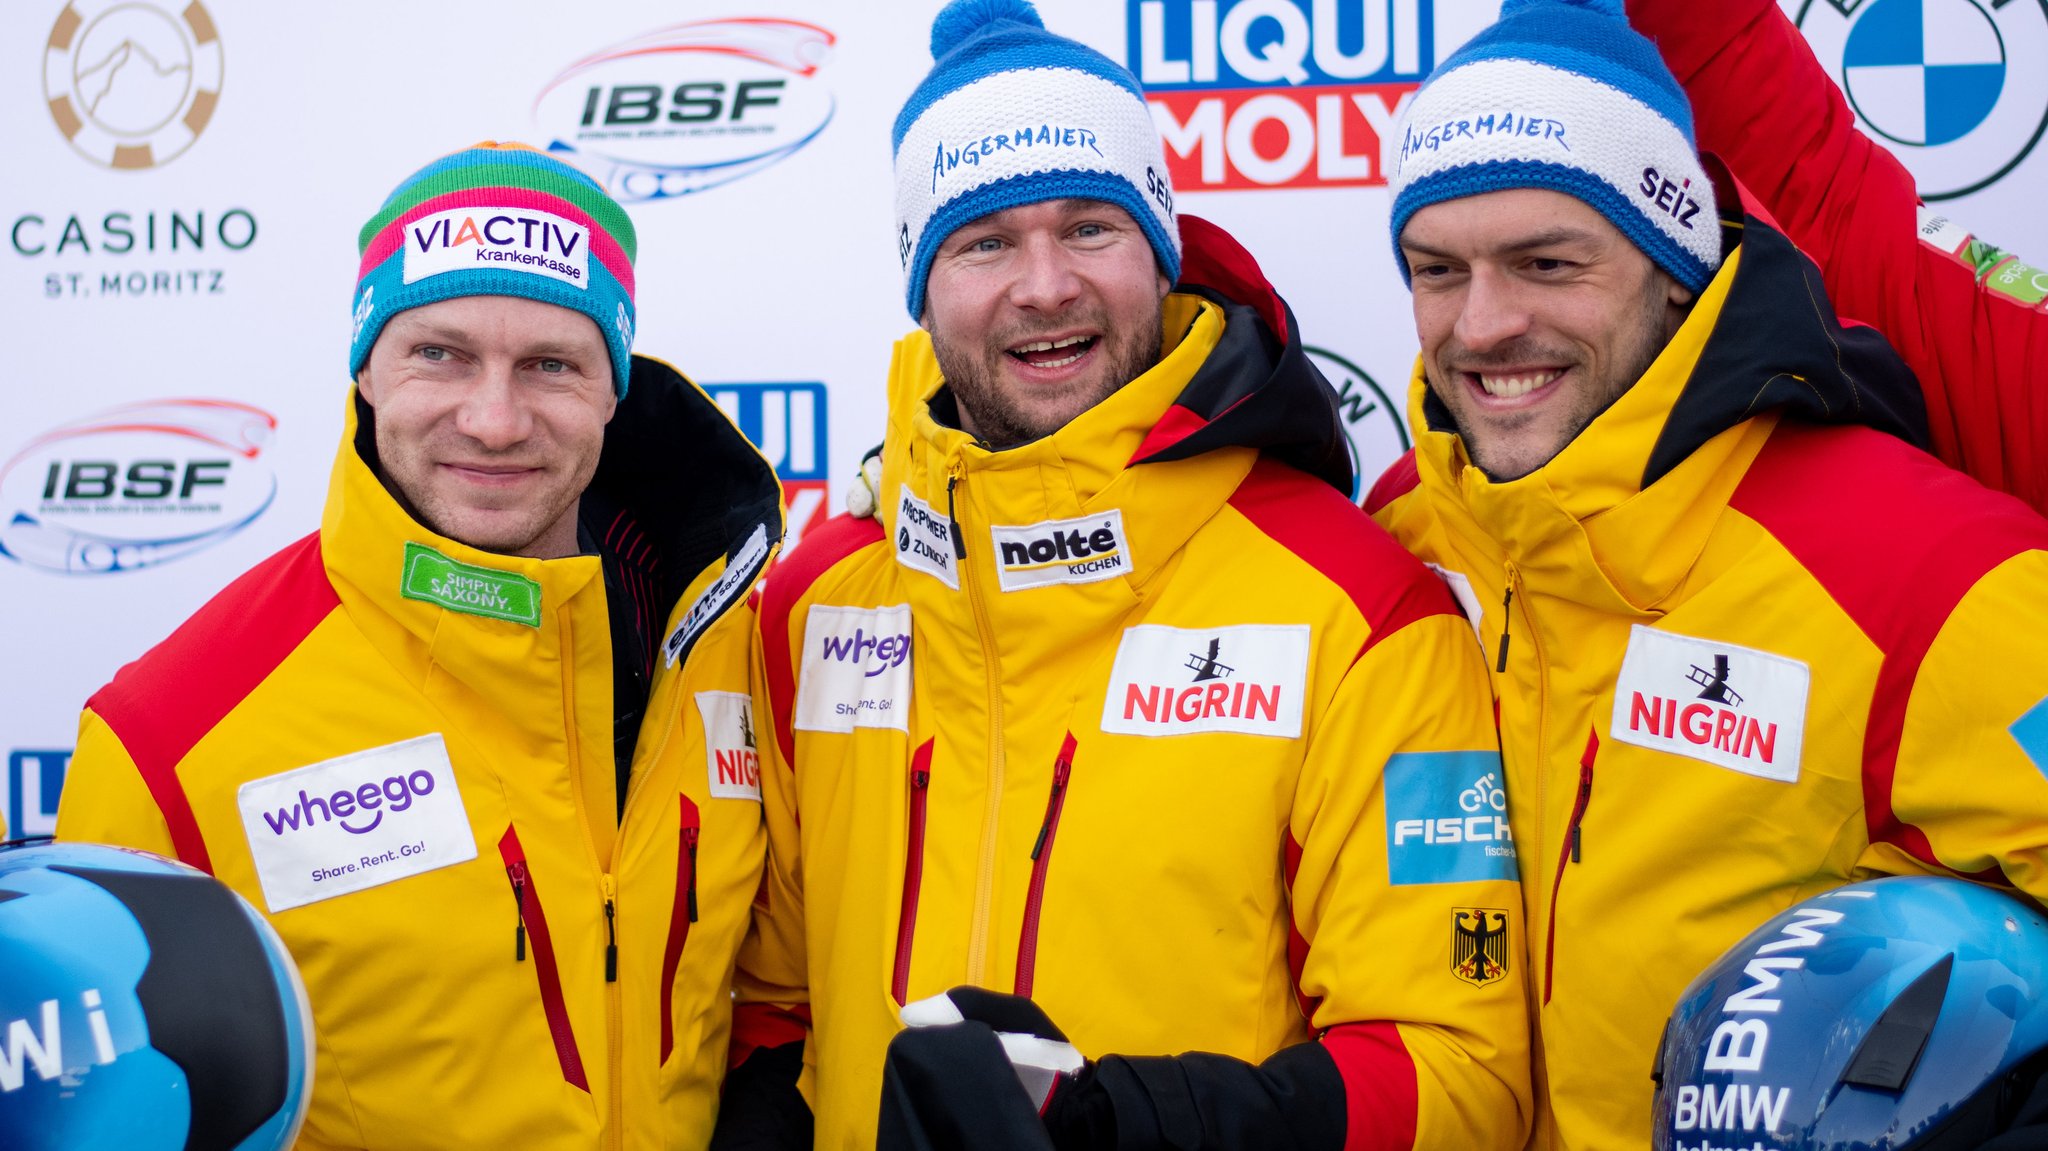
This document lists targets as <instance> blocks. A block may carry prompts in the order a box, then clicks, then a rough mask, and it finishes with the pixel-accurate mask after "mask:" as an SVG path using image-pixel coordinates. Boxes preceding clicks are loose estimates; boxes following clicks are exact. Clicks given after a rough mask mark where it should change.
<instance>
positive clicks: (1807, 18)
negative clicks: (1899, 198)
mask: <svg viewBox="0 0 2048 1151" xmlns="http://www.w3.org/2000/svg"><path fill="white" fill-rule="evenodd" d="M1798 22H1799V30H1800V31H1801V32H1802V33H1804V34H1805V36H1806V39H1807V41H1808V42H1809V43H1810V44H1812V45H1813V51H1814V55H1815V56H1816V57H1818V58H1819V59H1820V62H1821V64H1822V66H1823V67H1825V68H1827V70H1828V72H1829V74H1830V75H1832V76H1833V77H1834V78H1835V82H1836V83H1838V84H1840V85H1841V87H1842V92H1843V93H1844V94H1845V95H1846V96H1848V98H1849V105H1850V107H1851V108H1853V109H1855V112H1856V123H1857V126H1859V127H1861V128H1862V129H1864V130H1865V131H1866V132H1869V133H1870V134H1871V135H1872V136H1873V137H1874V138H1877V139H1879V140H1882V141H1883V142H1884V144H1885V146H1886V147H1887V148H1889V149H1890V150H1891V152H1892V154H1893V155H1895V156H1897V157H1898V158H1899V161H1900V162H1901V163H1903V164H1904V165H1905V166H1906V168H1907V169H1908V170H1909V171H1911V172H1912V173H1913V179H1914V182H1915V183H1916V184H1918V185H1919V189H1920V195H1921V198H1923V199H1927V200H1945V199H1948V198H1950V197H1953V196H1961V195H1964V194H1966V193H1969V192H1974V191H1976V190H1978V189H1979V188H1982V187H1984V186H1986V185H1988V184H1991V183H1994V182H1996V181H1997V180H1998V179H1999V178H2001V177H2003V176H2004V175H2005V174H2006V173H2007V172H2010V171H2012V169H2013V168H2014V167H2016V166H2017V165H2018V164H2019V163H2020V161H2021V160H2024V159H2026V157H2027V154H2028V153H2029V152H2031V151H2033V148H2034V145H2035V144H2036V143H2038V142H2039V141H2040V139H2041V133H2042V130H2043V129H2044V128H2048V63H2044V61H2048V0H1806V2H1805V3H1804V4H1803V5H1802V6H1801V8H1800V9H1799V15H1798Z"/></svg>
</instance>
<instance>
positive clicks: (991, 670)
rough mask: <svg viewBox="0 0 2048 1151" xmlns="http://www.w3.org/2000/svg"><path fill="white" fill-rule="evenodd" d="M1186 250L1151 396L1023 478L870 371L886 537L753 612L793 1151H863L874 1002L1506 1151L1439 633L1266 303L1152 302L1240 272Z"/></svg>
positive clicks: (1475, 791)
mask: <svg viewBox="0 0 2048 1151" xmlns="http://www.w3.org/2000/svg"><path fill="white" fill-rule="evenodd" d="M1183 235H1184V236H1186V237H1187V238H1188V242H1189V246H1190V251H1191V252H1193V253H1195V255H1193V256H1192V257H1191V258H1190V261H1189V264H1190V269H1191V271H1190V274H1189V275H1186V276H1184V277H1183V281H1182V283H1183V292H1176V294H1174V295H1172V296H1170V297H1169V298H1168V300H1167V303H1166V307H1165V353H1164V355H1163V358H1162V360H1161V362H1160V363H1159V364H1158V365H1157V366H1156V367H1154V368H1153V369H1152V370H1150V371H1148V372H1146V373H1145V374H1143V375H1141V376H1140V377H1138V378H1137V379H1136V380H1134V381H1132V382H1131V383H1130V384H1129V385H1128V386H1126V387H1125V388H1123V389H1122V390H1121V391H1119V392H1117V393H1115V394H1114V395H1112V396H1110V397H1109V398H1108V399H1106V400H1104V401H1103V402H1102V403H1100V404H1099V405H1097V406H1096V407H1094V408H1092V409H1090V410H1089V411H1087V412H1086V413H1084V414H1082V415H1081V416H1080V417H1078V418H1076V419H1075V420H1073V421H1072V422H1071V423H1069V424H1068V425H1066V427H1064V428H1063V429H1061V430H1060V431H1058V432H1056V433H1054V434H1053V435H1051V436H1049V437H1047V438H1045V439H1042V440H1039V441H1037V442H1035V443H1031V444H1028V445H1025V446H1021V447H1017V448H1013V449H1010V450H1006V451H1001V452H992V451H989V450H986V449H985V448H983V447H981V446H980V445H978V444H977V443H975V441H974V440H973V439H972V438H971V437H970V436H968V435H967V434H965V433H963V432H961V431H959V430H957V429H956V428H953V427H949V426H947V424H946V423H945V422H942V421H941V420H940V419H937V418H935V417H934V411H933V408H934V405H935V403H937V404H945V403H950V396H949V394H947V393H944V392H943V390H942V389H943V380H942V378H941V374H940V371H939V367H938V364H937V362H936V360H935V359H934V356H933V352H932V346H931V343H930V340H929V339H928V338H927V337H926V336H925V334H923V333H921V332H920V333H913V334H912V335H910V336H908V337H906V338H905V339H903V340H902V341H900V342H899V343H898V344H897V346H896V351H895V360H894V364H893V367H892V370H891V376H890V411H891V423H890V427H889V432H888V436H887V440H886V444H885V451H884V455H883V469H882V508H881V513H880V517H879V518H880V522H879V523H877V522H875V521H873V520H853V519H845V518H842V519H839V520H835V521H833V522H832V523H831V524H830V525H828V526H827V527H826V528H824V529H822V530H821V531H819V532H817V533H814V534H813V535H812V536H811V537H809V538H807V539H806V540H805V542H804V546H802V547H801V548H799V549H797V550H796V551H795V552H794V553H792V555H791V557H790V558H789V559H788V560H787V561H786V562H785V563H784V564H782V565H781V566H780V567H779V568H778V569H777V570H776V572H775V573H774V574H773V575H771V576H770V577H769V580H768V582H767V584H766V585H765V587H764V589H763V593H762V608H761V611H762V627H761V630H762V637H763V639H762V642H763V645H764V648H765V652H764V662H765V673H764V675H763V677H762V682H763V684H764V685H765V688H766V694H765V696H764V697H763V699H762V700H761V707H762V708H763V709H764V710H768V711H771V712H772V714H773V725H772V730H773V734H774V738H773V740H772V741H765V742H764V743H763V746H762V760H763V765H762V779H763V792H764V796H765V801H766V813H767V822H768V827H769V835H770V843H771V848H770V860H771V862H770V878H769V880H768V882H767V883H766V884H764V892H763V904H762V905H761V906H759V907H757V909H756V931H755V934H754V936H752V937H750V941H749V943H748V946H747V949H746V950H744V951H743V952H742V958H741V975H740V980H739V991H740V996H741V999H742V1001H743V1003H745V1004H748V1005H747V1006H743V1007H742V1008H741V1011H742V1013H743V1014H745V1013H748V1012H751V1011H753V1010H755V1008H756V1007H757V1006H765V1005H775V1006H777V1007H780V1008H784V1009H789V1008H796V1007H800V1006H805V1005H807V1007H808V1019H809V1021H810V1024H811V1033H810V1037H809V1041H808V1043H807V1045H806V1049H805V1068H804V1073H803V1077H802V1081H801V1087H802V1090H803V1092H804V1095H805V1097H806V1098H807V1099H808V1100H809V1102H810V1103H811V1104H812V1106H813V1108H814V1111H815V1115H816V1122H817V1143H818V1145H819V1146H821V1147H823V1146H830V1147H854V1146H872V1144H873V1141H874V1138H875V1127H876V1119H877V1108H878V1104H879V1099H880V1091H881V1082H882V1065H883V1055H884V1049H885V1048H886V1046H887V1044H888V1042H889V1040H890V1038H891V1036H893V1035H894V1034H895V1033H896V1031H897V1030H898V1027H899V1022H898V1014H897V1010H898V1007H899V1006H900V1005H902V1004H904V1003H906V1002H910V1001H914V1000H917V999H919V998H922V997H925V996H930V995H933V994H936V993H938V992H941V991H943V990H945V989H947V988H949V987H953V986H957V985H961V984H974V985H977V986H982V987H988V988H993V989H997V990H1000V991H1004V992H1014V993H1015V994H1019V995H1024V996H1028V997H1030V998H1032V999H1033V1000H1035V1001H1036V1002H1037V1003H1039V1004H1040V1005H1042V1006H1043V1007H1044V1009H1045V1010H1046V1012H1047V1013H1048V1014H1049V1015H1050V1017H1051V1018H1052V1019H1053V1020H1054V1021H1055V1022H1056V1023H1057V1024H1058V1025H1059V1026H1060V1027H1061V1028H1062V1029H1063V1030H1064V1031H1065V1032H1066V1034H1067V1035H1068V1036H1069V1037H1070V1038H1071V1039H1072V1040H1073V1041H1074V1043H1075V1044H1076V1045H1077V1046H1078V1047H1079V1048H1080V1049H1081V1050H1082V1051H1083V1052H1084V1053H1086V1054H1087V1055H1088V1056H1090V1057H1091V1058H1093V1057H1101V1056H1104V1055H1108V1054H1111V1053H1114V1054H1117V1055H1121V1056H1140V1055H1145V1056H1150V1055H1174V1054H1176V1053H1181V1052H1187V1051H1192V1050H1199V1051H1206V1052H1216V1053H1221V1054H1223V1055H1227V1056H1233V1057H1235V1058H1236V1059H1239V1060H1244V1061H1249V1062H1253V1063H1256V1062H1258V1061H1261V1060H1265V1059H1267V1058H1268V1057H1269V1056H1273V1055H1275V1053H1276V1052H1280V1051H1281V1050H1282V1049H1283V1048H1289V1047H1290V1046H1291V1045H1295V1044H1300V1043H1303V1042H1304V1041H1307V1040H1311V1039H1316V1038H1320V1039H1321V1048H1320V1050H1322V1051H1326V1052H1327V1053H1328V1056H1329V1058H1330V1059H1331V1060H1332V1061H1333V1062H1334V1069H1333V1073H1332V1074H1330V1075H1329V1076H1328V1078H1327V1080H1326V1082H1327V1084H1328V1086H1329V1088H1330V1090H1329V1091H1328V1092H1327V1093H1326V1094H1328V1095H1331V1096H1339V1098H1334V1099H1323V1100H1308V1101H1302V1100H1297V1101H1296V1103H1295V1104H1294V1106H1296V1107H1300V1108H1307V1107H1310V1106H1315V1105H1322V1104H1327V1105H1328V1106H1329V1107H1330V1109H1331V1112H1332V1113H1333V1114H1334V1115H1335V1116H1337V1118H1336V1121H1335V1123H1334V1124H1333V1125H1332V1126H1333V1127H1334V1129H1333V1130H1326V1131H1323V1132H1321V1133H1320V1134H1321V1135H1322V1136H1323V1137H1324V1138H1325V1140H1326V1141H1325V1142H1324V1144H1323V1145H1327V1146H1332V1147H1335V1146H1339V1145H1343V1146H1350V1147H1371V1148H1382V1147H1384V1148H1407V1147H1410V1146H1441V1147H1461V1148H1462V1147H1515V1146H1518V1145H1519V1144H1520V1142H1521V1140H1522V1139H1523V1137H1524V1133H1525V1129H1526V1125H1527V1118H1526V1116H1527V1114H1528V1111H1527V1108H1528V1086H1527V1082H1526V1068H1527V1047H1526V1042H1527V1019H1526V1016H1525V1014H1524V1004H1523V1002H1522V1000H1523V990H1522V986H1521V981H1522V976H1523V972H1522V967H1521V964H1520V962H1519V956H1520V949H1521V922H1520V919H1521V917H1520V911H1519V904H1518V897H1517V894H1516V889H1515V884H1514V879H1515V852H1514V845H1513V844H1512V843H1511V842H1510V840H1509V838H1508V836H1507V833H1506V823H1505V820H1504V819H1502V818H1500V817H1499V816H1498V815H1497V813H1496V811H1495V808H1494V804H1495V803H1496V802H1497V800H1496V798H1495V797H1496V796H1497V794H1498V786H1499V779H1498V774H1497V773H1498V752H1497V748H1496V745H1495V738H1494V732H1493V730H1492V723H1491V717H1490V715H1489V714H1488V711H1487V693H1486V686H1485V676H1484V673H1483V672H1482V670H1481V668H1480V666H1479V661H1478V659H1477V655H1476V652H1475V651H1474V650H1473V644H1472V640H1471V636H1470V632H1469V628H1468V625H1467V624H1466V623H1465V621H1464V620H1463V619H1462V618H1461V617H1460V616H1459V615H1458V614H1457V612H1456V607H1455V605H1454V603H1453V602H1452V601H1451V599H1450V597H1449V596H1448V595H1446V594H1445V592H1444V589H1443V587H1442V586H1441V585H1440V584H1439V583H1438V581H1436V580H1435V579H1434V578H1432V577H1431V576H1430V575H1429V574H1428V572H1427V571H1426V570H1425V569H1423V568H1422V567H1421V565H1419V564H1417V563H1415V562H1414V561H1413V559H1412V558H1411V557H1409V556H1407V555H1406V554H1404V553H1403V552H1402V551H1401V550H1400V549H1399V548H1398V547H1397V546H1396V545H1395V544H1394V543H1393V541H1392V540H1391V539H1389V538H1388V537H1387V536H1386V535H1385V533H1383V532H1381V531H1380V530H1379V529H1377V528H1375V527H1374V526H1373V525H1372V524H1371V523H1370V522H1369V521H1368V520H1366V518H1365V517H1364V516H1363V515H1360V514H1357V513H1356V510H1355V508H1354V507H1353V505H1351V504H1350V503H1349V502H1348V500H1347V499H1346V496H1345V495H1344V494H1341V493H1342V492H1344V491H1348V479H1349V475H1348V472H1349V468H1348V463H1346V462H1345V457H1344V455H1343V454H1342V453H1343V451H1344V449H1343V445H1342V440H1341V439H1339V438H1338V437H1339V436H1340V435H1341V433H1340V432H1339V431H1338V427H1337V423H1336V419H1335V411H1334V405H1333V402H1332V400H1331V398H1330V395H1329V392H1328V388H1327V385H1324V384H1323V383H1322V382H1321V380H1320V378H1319V377H1317V376H1315V375H1314V374H1313V370H1312V369H1310V368H1309V367H1308V366H1307V364H1306V361H1305V360H1304V359H1303V358H1302V354H1301V351H1300V349H1299V347H1298V345H1295V344H1294V343H1292V332H1293V329H1292V323H1291V317H1289V316H1287V315H1286V314H1285V308H1284V305H1282V304H1280V303H1279V301H1278V298H1277V297H1276V296H1272V295H1271V290H1270V289H1269V288H1265V287H1264V285H1263V282H1262V281H1260V282H1258V283H1256V284H1242V285H1239V287H1240V289H1241V290H1236V291H1231V292H1229V293H1228V296H1227V298H1226V296H1225V295H1224V294H1220V291H1219V292H1187V291H1186V288H1185V286H1186V285H1187V284H1188V283H1189V282H1190V280H1191V279H1193V277H1194V275H1195V274H1198V273H1197V269H1200V268H1202V267H1205V266H1209V270H1210V272H1211V273H1213V274H1212V275H1211V276H1210V277H1209V282H1215V283H1219V284H1220V283H1222V282H1223V281H1226V280H1228V279H1229V278H1230V276H1229V275H1227V274H1225V272H1224V271H1222V270H1221V269H1220V268H1218V267H1214V266H1210V265H1212V264H1213V262H1214V255H1213V254H1214V252H1215V251H1217V250H1219V249H1222V250H1226V251H1228V252H1229V254H1230V255H1229V258H1228V259H1229V261H1234V262H1233V263H1232V267H1234V268H1236V269H1239V271H1238V272H1237V273H1232V274H1246V275H1251V276H1255V275H1256V268H1255V267H1254V266H1252V265H1251V264H1250V260H1249V257H1248V256H1244V255H1243V253H1242V250H1241V249H1237V248H1236V247H1235V244H1234V242H1233V241H1229V240H1228V238H1227V237H1223V236H1222V235H1221V233H1219V232H1215V231H1214V230H1213V229H1211V228H1208V227H1207V226H1205V225H1201V224H1200V223H1199V222H1198V221H1191V220H1184V221H1183ZM1184 292H1185V294H1183V293H1184ZM1245 299H1252V300H1256V301H1257V302H1259V303H1260V304H1261V305H1262V306H1261V307H1260V308H1259V309H1256V310H1255V309H1254V308H1253V307H1251V306H1246V305H1243V304H1238V303H1234V302H1230V301H1232V300H1245ZM1275 332H1279V333H1285V334H1286V336H1287V339H1286V340H1285V341H1283V340H1281V339H1279V338H1276V337H1275V336H1274V333H1275ZM1262 448H1263V451H1262V450H1261V449H1262ZM1288 460H1293V461H1296V462H1298V463H1299V464H1301V466H1303V467H1307V468H1313V469H1315V470H1316V471H1317V473H1318V476H1319V477H1320V478H1318V476H1311V475H1310V474H1307V473H1305V472H1304V471H1302V470H1297V468H1296V467H1294V466H1290V465H1289V463H1288V462H1285V461H1288ZM1501 806H1502V807H1504V803H1503V804H1501ZM1187 1118H1188V1119H1189V1120H1190V1121H1193V1119H1194V1117H1193V1116H1189V1117H1187ZM1275 1137H1276V1138H1277V1137H1278V1135H1277V1132H1276V1136H1275ZM1311 1145H1313V1141H1312V1143H1311Z"/></svg>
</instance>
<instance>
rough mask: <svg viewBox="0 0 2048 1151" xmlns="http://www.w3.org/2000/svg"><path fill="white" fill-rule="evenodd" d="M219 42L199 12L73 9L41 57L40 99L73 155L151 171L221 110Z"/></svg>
mask: <svg viewBox="0 0 2048 1151" xmlns="http://www.w3.org/2000/svg"><path fill="white" fill-rule="evenodd" d="M221 67H222V60H221V44H220V35H219V33H218V31H217V30H216V29H215V28H214V24H213V17H212V16H211V15H210V14H209V13H208V12H207V10H206V5H204V4H202V3H199V2H198V0H192V2H191V3H189V4H186V5H184V6H183V7H179V8H172V7H159V6H157V5H155V4H142V3H135V2H133V0H72V2H71V3H69V4H66V5H65V6H64V10H63V11H62V12H59V13H58V14H57V21H56V23H55V24H53V25H52V26H51V28H50V39H49V42H48V43H47V44H46V45H45V47H44V50H43V98H44V100H45V101H47V102H48V105H49V109H50V118H51V119H52V120H54V121H56V124H57V130H58V131H59V132H62V133H63V134H64V139H66V140H67V141H69V142H70V144H71V146H72V147H73V148H75V149H77V150H78V153H79V155H81V156H84V157H85V158H86V159H88V160H91V161H93V162H94V163H96V164H104V165H106V166H107V167H109V168H121V169H127V170H131V171H132V170H136V169H141V168H153V167H155V166H156V165H158V164H162V163H164V162H166V161H168V160H171V159H173V158H175V157H176V156H178V155H179V154H180V153H182V152H184V151H185V149H187V148H190V147H191V146H192V144H193V142H194V141H196V140H198V139H199V134H200V133H201V132H204V131H205V130H206V124H207V121H209V120H211V119H212V118H213V110H214V107H215V106H216V105H217V104H218V103H219V101H220V86H221Z"/></svg>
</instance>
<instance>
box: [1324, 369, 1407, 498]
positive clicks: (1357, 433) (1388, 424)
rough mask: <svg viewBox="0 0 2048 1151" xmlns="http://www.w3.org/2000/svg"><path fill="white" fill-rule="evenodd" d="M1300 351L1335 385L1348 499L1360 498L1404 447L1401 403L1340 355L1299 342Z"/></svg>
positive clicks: (1404, 450) (1405, 427) (1403, 450)
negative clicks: (1347, 464) (1347, 458)
mask: <svg viewBox="0 0 2048 1151" xmlns="http://www.w3.org/2000/svg"><path fill="white" fill-rule="evenodd" d="M1302 351H1303V352H1306V353H1307V354H1308V358H1309V360H1310V362H1312V363H1314V364H1315V366H1316V368H1317V370H1319V371H1321V372H1322V373H1323V378H1324V379H1326V380H1328V381H1330V386H1331V387H1332V388H1334V389H1336V392H1337V415H1338V417H1339V418H1340V419H1342V420H1343V421H1344V442H1345V444H1346V445H1348V446H1349V447H1350V449H1351V471H1352V477H1351V499H1352V501H1353V502H1358V501H1361V500H1363V499H1365V494H1366V493H1367V492H1369V491H1371V490H1372V485H1373V483H1374V481H1376V480H1378V479H1379V478H1380V473H1381V472H1384V471H1386V470H1387V469H1388V468H1389V467H1392V466H1393V464H1394V461H1395V460H1398V459H1400V458H1401V455H1402V453H1404V452H1406V451H1407V450H1408V447H1409V443H1408V425H1407V423H1406V422H1405V421H1404V420H1403V419H1402V418H1401V405H1400V404H1399V403H1398V402H1396V401H1395V400H1394V399H1393V398H1392V397H1390V396H1388V395H1387V393H1386V391H1385V390H1384V389H1382V388H1381V387H1380V386H1379V384H1378V382H1376V381H1375V380H1374V379H1373V378H1372V376H1371V375H1370V374H1369V373H1367V372H1366V370H1365V369H1364V368H1361V367H1359V366H1358V365H1357V364H1354V363H1352V362H1351V361H1350V360H1347V359H1345V358H1344V357H1343V356H1340V355H1338V354H1337V353H1335V352H1332V351H1329V350H1328V349H1325V348H1313V347H1307V346H1304V347H1303V348H1302Z"/></svg>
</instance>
